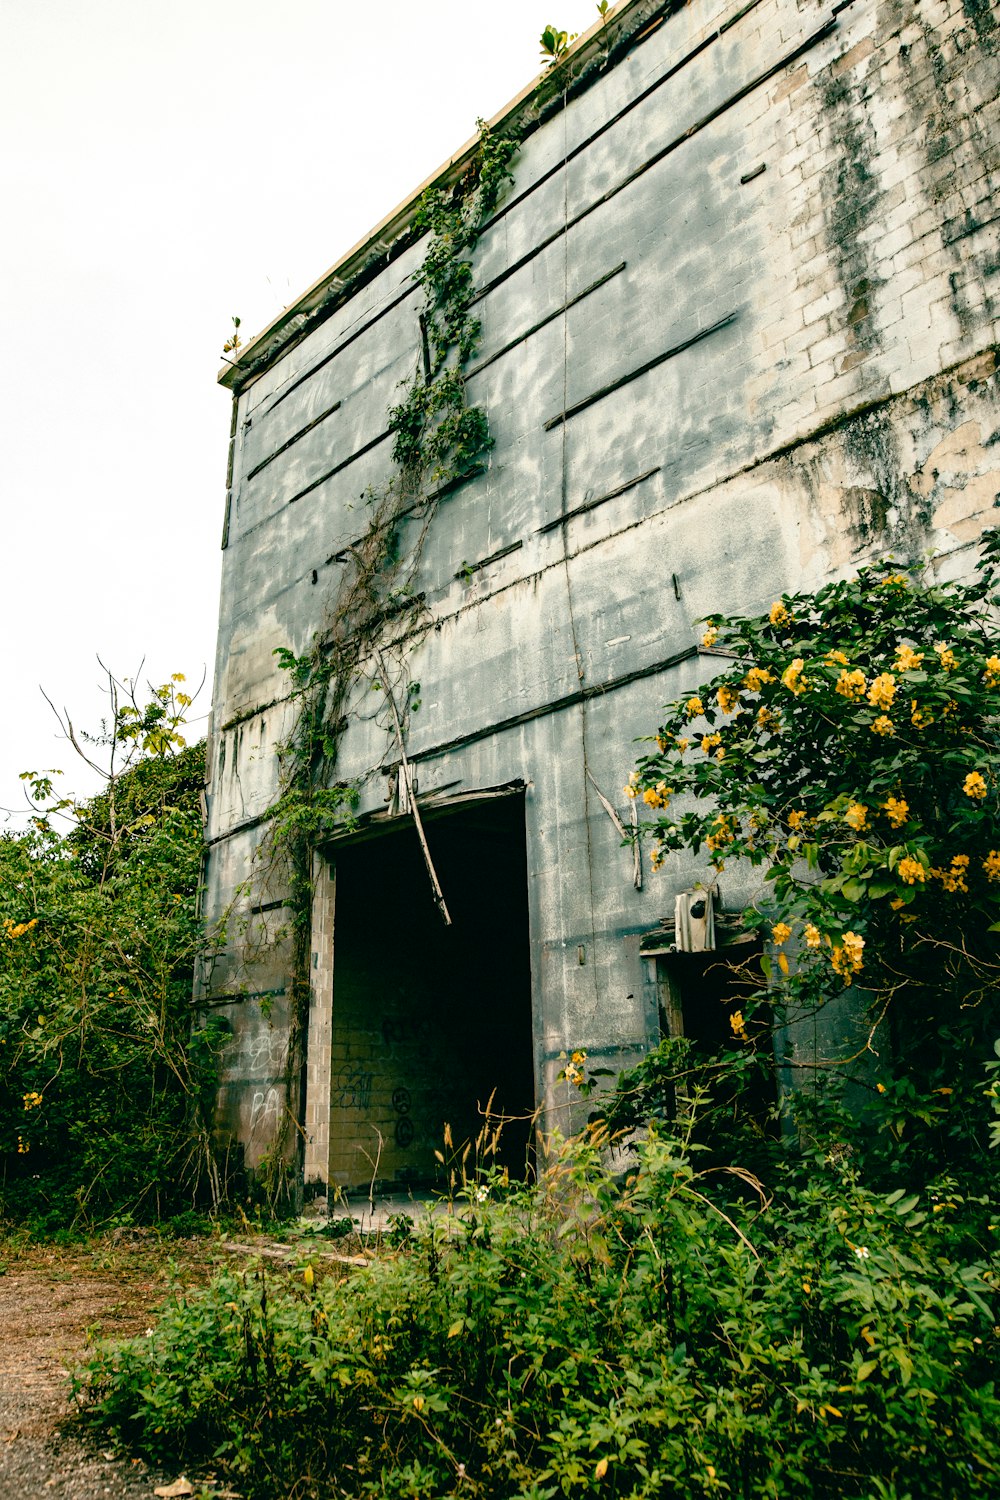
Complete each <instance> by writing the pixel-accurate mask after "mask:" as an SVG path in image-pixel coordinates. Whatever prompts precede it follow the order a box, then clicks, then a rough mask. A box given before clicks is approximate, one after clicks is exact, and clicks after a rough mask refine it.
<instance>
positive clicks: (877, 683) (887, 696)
mask: <svg viewBox="0 0 1000 1500" xmlns="http://www.w3.org/2000/svg"><path fill="white" fill-rule="evenodd" d="M895 696H896V679H895V677H893V675H892V673H891V672H880V673H879V675H878V676H877V677H876V678H875V680H874V682H873V683H872V685H871V687H870V688H869V689H868V702H869V703H870V704H871V705H872V707H873V708H891V707H892V700H893V698H895Z"/></svg>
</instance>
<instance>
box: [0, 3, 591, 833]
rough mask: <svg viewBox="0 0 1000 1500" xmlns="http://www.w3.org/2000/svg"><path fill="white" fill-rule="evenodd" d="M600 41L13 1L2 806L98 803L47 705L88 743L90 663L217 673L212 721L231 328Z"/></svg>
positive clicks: (3, 369)
mask: <svg viewBox="0 0 1000 1500" xmlns="http://www.w3.org/2000/svg"><path fill="white" fill-rule="evenodd" d="M550 11H551V13H550ZM596 19H597V12H596V6H595V5H594V4H593V3H592V0H502V3H501V0H421V3H416V0H380V3H379V4H377V5H365V4H358V3H354V4H346V3H343V0H171V3H170V4H168V5H163V4H160V3H154V0H0V59H2V61H0V139H2V140H3V142H4V143H5V150H4V154H3V159H2V160H0V214H2V219H3V223H4V228H3V231H2V233H0V308H2V316H0V340H2V346H0V414H2V437H0V502H2V511H0V515H2V550H0V568H2V588H0V620H2V639H3V643H4V654H5V658H6V662H7V669H6V672H5V674H4V675H5V678H6V685H5V690H4V694H3V704H4V708H3V713H2V733H0V807H2V808H4V809H9V808H14V809H18V808H21V809H23V807H24V799H23V791H22V788H21V783H20V781H19V780H18V772H19V771H21V770H24V769H29V768H30V769H38V768H41V767H45V768H48V767H61V768H62V769H63V770H64V771H65V772H66V775H65V777H64V778H63V784H64V785H65V787H66V789H67V790H73V791H77V792H85V791H88V790H90V789H91V788H92V786H93V781H92V779H91V780H88V776H87V773H86V771H85V768H84V767H83V766H82V764H81V763H79V762H76V758H75V756H74V754H73V751H72V750H71V748H70V747H69V745H67V744H66V743H65V741H63V740H62V739H61V738H60V737H59V731H58V726H57V725H56V723H55V720H54V719H53V717H52V715H51V712H50V710H49V709H48V708H47V706H46V704H45V702H44V700H43V698H42V696H41V693H40V692H39V685H42V686H44V688H45V689H46V691H47V692H48V694H49V695H50V697H52V698H53V699H54V700H55V701H56V703H58V704H59V705H60V706H63V705H65V706H66V707H67V708H68V709H69V712H70V714H71V716H72V717H73V719H74V722H76V723H78V724H81V725H83V726H85V727H88V726H89V727H91V728H94V727H96V725H97V721H98V720H99V718H100V716H101V712H102V705H103V700H102V697H101V694H100V691H99V688H98V683H99V678H100V668H99V667H98V663H97V656H98V655H100V656H101V657H102V658H103V660H104V661H105V662H107V663H108V665H109V666H111V667H112V668H113V669H114V670H115V671H116V672H117V674H118V675H120V676H132V675H135V674H136V673H137V672H138V669H139V664H140V662H141V661H142V660H143V658H145V667H144V669H143V676H144V677H150V678H152V679H153V680H154V681H157V682H160V681H163V680H165V678H166V677H167V676H169V674H170V673H171V672H184V673H186V674H187V676H188V678H189V680H193V681H194V682H195V683H197V682H198V680H199V679H200V678H201V675H202V672H203V671H206V672H207V674H208V679H207V681H206V686H205V688H204V690H203V692H202V695H201V698H200V699H199V707H198V710H196V711H198V712H201V713H204V712H206V711H207V708H208V703H209V699H210V693H211V671H212V661H213V657H214V650H215V630H216V619H217V609H218V588H219V558H220V553H219V541H220V535H221V527H222V511H223V501H224V491H225V485H224V480H225V466H226V448H227V443H228V435H229V399H230V398H229V394H228V392H226V391H224V390H223V389H222V388H221V387H219V386H217V385H216V381H215V376H216V372H217V370H218V368H219V366H220V365H221V362H222V361H221V350H222V345H223V343H224V342H225V340H226V338H227V337H228V335H229V333H230V331H231V324H230V318H231V316H232V315H233V314H237V315H238V316H239V317H240V318H241V319H242V328H241V333H242V334H244V335H245V336H246V337H249V336H250V335H252V334H253V333H255V332H257V331H259V329H260V328H262V327H263V326H264V325H265V324H266V323H268V322H270V320H271V319H272V318H273V317H274V316H275V315H276V314H277V313H278V312H279V311H280V309H281V307H282V306H284V305H285V304H287V303H288V302H291V301H294V299H295V297H297V296H298V295H299V293H301V292H302V291H304V290H305V288H306V287H307V286H308V285H309V284H310V283H311V282H312V281H314V280H315V279H316V278H317V277H318V276H320V275H321V274H322V273H323V272H324V271H325V270H326V269H327V268H328V267H329V266H330V265H332V264H333V262H334V261H335V260H337V258H338V257H339V256H340V255H341V254H342V253H343V252H344V251H345V250H347V249H349V248H350V246H351V245H353V244H354V243H355V241H357V240H359V239H361V238H362V236H363V235H364V234H365V233H366V232H367V231H368V230H369V229H371V228H372V227H373V226H374V225H375V224H376V223H377V222H378V220H379V219H381V218H382V217H383V216H384V215H385V214H386V213H387V212H389V210H391V209H392V208H394V207H395V205H396V204H397V203H398V202H399V201H400V200H401V199H402V198H404V197H406V196H407V195H408V194H409V193H410V192H411V190H412V189H413V188H415V187H416V186H417V185H418V184H419V183H420V182H421V181H422V180H423V179H424V178H425V177H427V176H428V175H429V174H430V173H431V172H432V171H433V170H434V169H435V168H436V167H437V166H438V165H440V163H441V162H443V161H444V160H445V159H446V158H447V157H448V156H449V155H451V153H452V152H453V151H454V150H455V149H457V147H459V146H460V145H461V144H462V143H463V142H464V141H465V140H466V139H467V138H468V137H469V136H470V135H472V134H473V133H474V129H475V120H476V116H477V115H483V116H485V117H488V116H489V115H491V114H493V113H495V112H496V111H497V110H498V109H499V108H500V107H501V106H502V105H503V104H504V103H506V101H507V100H508V99H509V98H510V97H511V96H512V95H514V94H515V93H517V92H518V90H519V89H520V88H521V87H523V86H524V85H525V84H526V83H528V82H529V81H530V80H531V78H532V77H533V76H534V74H535V73H536V72H537V71H538V68H539V66H540V64H539V46H538V40H537V39H538V37H539V35H540V33H541V31H542V28H543V26H544V25H546V24H547V23H548V22H549V21H553V22H554V23H555V24H558V25H559V26H564V27H566V28H567V29H568V30H571V31H583V30H585V29H586V28H587V27H588V26H590V25H591V24H592V22H593V21H595V20H596ZM5 816H6V814H5V813H0V827H3V826H4V817H5ZM15 821H16V822H20V821H21V816H20V815H18V816H17V818H16V819H15ZM7 826H11V824H8V825H7Z"/></svg>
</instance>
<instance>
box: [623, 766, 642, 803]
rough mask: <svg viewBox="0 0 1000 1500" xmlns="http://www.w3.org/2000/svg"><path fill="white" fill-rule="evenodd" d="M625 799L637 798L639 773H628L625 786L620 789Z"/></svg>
mask: <svg viewBox="0 0 1000 1500" xmlns="http://www.w3.org/2000/svg"><path fill="white" fill-rule="evenodd" d="M622 791H623V792H624V793H625V795H626V797H638V795H639V772H638V771H630V772H629V778H628V781H627V782H626V784H625V785H624V786H623V787H622Z"/></svg>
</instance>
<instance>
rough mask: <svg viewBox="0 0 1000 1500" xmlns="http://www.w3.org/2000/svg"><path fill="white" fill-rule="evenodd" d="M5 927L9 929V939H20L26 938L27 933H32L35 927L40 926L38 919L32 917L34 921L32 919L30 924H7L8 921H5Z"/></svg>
mask: <svg viewBox="0 0 1000 1500" xmlns="http://www.w3.org/2000/svg"><path fill="white" fill-rule="evenodd" d="M3 925H4V926H5V927H6V929H7V935H8V937H12V938H19V937H24V934H25V933H26V932H30V931H31V929H32V928H33V927H37V926H38V918H37V917H32V919H31V921H30V922H7V921H5V922H4V924H3Z"/></svg>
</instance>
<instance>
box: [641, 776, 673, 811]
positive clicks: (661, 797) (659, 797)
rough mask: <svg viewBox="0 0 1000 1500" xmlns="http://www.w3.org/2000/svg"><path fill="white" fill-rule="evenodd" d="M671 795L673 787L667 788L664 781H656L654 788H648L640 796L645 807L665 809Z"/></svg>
mask: <svg viewBox="0 0 1000 1500" xmlns="http://www.w3.org/2000/svg"><path fill="white" fill-rule="evenodd" d="M672 794H673V787H670V786H667V783H666V782H665V781H658V782H657V783H656V786H655V787H652V786H648V787H647V788H646V790H645V791H644V792H643V794H642V800H643V802H645V804H646V806H647V807H666V805H667V803H668V802H669V801H670V798H671V795H672Z"/></svg>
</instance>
